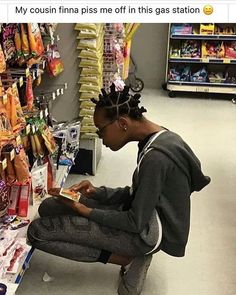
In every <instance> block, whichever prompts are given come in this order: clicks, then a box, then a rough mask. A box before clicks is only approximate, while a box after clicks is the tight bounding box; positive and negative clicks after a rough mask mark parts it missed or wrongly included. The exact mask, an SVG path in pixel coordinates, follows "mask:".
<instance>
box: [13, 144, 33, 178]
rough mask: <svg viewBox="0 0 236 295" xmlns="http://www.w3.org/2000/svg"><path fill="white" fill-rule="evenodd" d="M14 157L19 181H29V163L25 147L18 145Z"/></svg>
mask: <svg viewBox="0 0 236 295" xmlns="http://www.w3.org/2000/svg"><path fill="white" fill-rule="evenodd" d="M15 150H16V155H15V158H14V169H15V172H16V178H17V181H18V182H20V183H21V184H25V183H28V182H29V180H30V172H29V164H28V161H27V156H26V154H25V151H24V148H23V147H17V148H16V149H15Z"/></svg>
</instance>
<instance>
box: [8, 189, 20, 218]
mask: <svg viewBox="0 0 236 295" xmlns="http://www.w3.org/2000/svg"><path fill="white" fill-rule="evenodd" d="M19 196H20V185H15V184H14V185H12V186H11V188H10V205H9V207H8V210H7V212H8V214H9V215H17V205H18V198H19Z"/></svg>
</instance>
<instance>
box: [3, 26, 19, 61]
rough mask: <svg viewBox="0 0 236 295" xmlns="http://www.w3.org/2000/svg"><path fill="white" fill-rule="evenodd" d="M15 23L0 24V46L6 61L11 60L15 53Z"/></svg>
mask: <svg viewBox="0 0 236 295" xmlns="http://www.w3.org/2000/svg"><path fill="white" fill-rule="evenodd" d="M15 28H16V25H15V24H10V23H9V24H5V25H3V26H2V46H3V52H4V55H5V59H6V61H11V60H12V59H13V58H14V57H15V55H16V47H15V42H14V35H15Z"/></svg>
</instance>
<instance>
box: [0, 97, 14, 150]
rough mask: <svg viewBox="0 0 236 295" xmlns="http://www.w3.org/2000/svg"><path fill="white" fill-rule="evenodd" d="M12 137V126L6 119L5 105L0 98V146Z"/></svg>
mask: <svg viewBox="0 0 236 295" xmlns="http://www.w3.org/2000/svg"><path fill="white" fill-rule="evenodd" d="M13 137H14V136H13V131H12V127H11V124H10V122H9V120H8V117H7V113H6V109H5V106H4V105H3V104H2V102H1V100H0V146H4V145H5V144H6V143H7V142H9V141H10V140H12V139H13Z"/></svg>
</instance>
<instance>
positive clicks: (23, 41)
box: [20, 24, 30, 57]
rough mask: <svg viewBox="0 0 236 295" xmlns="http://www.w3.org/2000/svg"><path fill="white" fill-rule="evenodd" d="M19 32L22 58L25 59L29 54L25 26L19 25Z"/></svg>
mask: <svg viewBox="0 0 236 295" xmlns="http://www.w3.org/2000/svg"><path fill="white" fill-rule="evenodd" d="M20 31H21V49H22V53H23V55H24V57H27V56H28V55H29V54H30V47H29V41H28V36H27V33H26V28H25V24H20Z"/></svg>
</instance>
